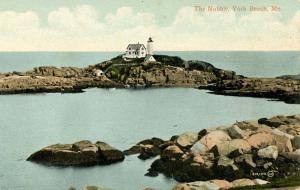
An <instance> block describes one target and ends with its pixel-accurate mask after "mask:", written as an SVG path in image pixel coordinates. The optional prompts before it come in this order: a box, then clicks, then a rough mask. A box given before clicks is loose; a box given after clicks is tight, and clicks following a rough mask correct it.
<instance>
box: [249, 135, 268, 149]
mask: <svg viewBox="0 0 300 190" xmlns="http://www.w3.org/2000/svg"><path fill="white" fill-rule="evenodd" d="M247 141H248V142H249V144H250V145H251V146H252V147H254V148H265V147H267V146H269V145H272V144H274V136H273V135H272V134H269V133H256V134H254V135H251V136H250V137H249V138H247Z"/></svg>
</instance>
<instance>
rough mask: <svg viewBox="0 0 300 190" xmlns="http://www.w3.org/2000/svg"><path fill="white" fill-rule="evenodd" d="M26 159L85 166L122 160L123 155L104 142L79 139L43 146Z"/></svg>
mask: <svg viewBox="0 0 300 190" xmlns="http://www.w3.org/2000/svg"><path fill="white" fill-rule="evenodd" d="M27 160H28V161H34V162H41V163H46V164H53V165H62V166H71V165H80V166H87V165H96V164H110V163H114V162H118V161H123V160H124V155H123V153H122V152H121V151H119V150H117V149H115V148H113V147H111V146H110V145H108V144H106V143H104V142H100V141H99V142H97V143H96V144H93V143H91V142H90V141H79V142H76V143H74V144H55V145H51V146H48V147H45V148H43V149H41V150H39V151H37V152H35V153H33V154H32V155H30V156H29V158H27Z"/></svg>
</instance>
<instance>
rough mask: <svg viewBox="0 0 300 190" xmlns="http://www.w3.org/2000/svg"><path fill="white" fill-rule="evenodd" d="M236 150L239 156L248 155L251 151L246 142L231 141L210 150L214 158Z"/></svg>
mask: <svg viewBox="0 0 300 190" xmlns="http://www.w3.org/2000/svg"><path fill="white" fill-rule="evenodd" d="M236 150H238V151H239V152H240V154H244V153H248V152H250V151H251V146H250V144H249V143H248V142H247V141H246V140H243V139H233V140H231V141H224V142H222V143H219V144H217V145H215V146H214V147H213V148H212V152H213V153H214V155H215V156H227V155H229V154H230V153H232V152H234V151H236Z"/></svg>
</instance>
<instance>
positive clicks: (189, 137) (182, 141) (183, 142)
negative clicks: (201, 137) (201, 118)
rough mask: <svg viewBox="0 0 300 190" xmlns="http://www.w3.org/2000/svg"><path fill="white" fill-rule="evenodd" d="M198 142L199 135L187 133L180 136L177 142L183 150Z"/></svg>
mask: <svg viewBox="0 0 300 190" xmlns="http://www.w3.org/2000/svg"><path fill="white" fill-rule="evenodd" d="M197 140H198V134H197V133H192V132H187V133H183V134H181V135H179V136H178V138H177V140H176V143H177V144H178V145H179V146H180V147H182V148H187V147H190V146H192V145H193V144H194V143H195V142H196V141H197Z"/></svg>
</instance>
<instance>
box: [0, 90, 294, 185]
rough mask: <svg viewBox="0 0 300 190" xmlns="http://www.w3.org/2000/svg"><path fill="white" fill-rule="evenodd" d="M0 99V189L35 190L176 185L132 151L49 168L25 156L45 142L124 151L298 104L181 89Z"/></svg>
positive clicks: (291, 108) (287, 111) (288, 109)
mask: <svg viewBox="0 0 300 190" xmlns="http://www.w3.org/2000/svg"><path fill="white" fill-rule="evenodd" d="M0 104H1V107H0V115H1V117H0V131H1V133H0V150H1V152H0V159H1V162H0V168H1V170H0V189H32V190H38V189H44V190H52V189H67V188H68V187H70V186H71V185H73V186H75V187H83V186H85V185H91V184H93V185H101V186H106V187H110V188H113V189H122V190H132V189H142V188H144V187H154V188H157V189H162V190H165V189H170V188H171V187H172V186H173V185H174V184H176V182H175V181H173V180H172V179H168V178H165V177H164V176H159V177H155V178H150V177H145V176H144V174H145V173H146V172H147V169H148V168H149V167H150V164H151V162H152V161H150V160H149V161H141V160H138V159H137V158H136V156H130V157H127V158H126V160H125V161H124V162H122V163H118V164H114V165H109V166H96V167H88V168H77V167H67V168H61V167H47V166H42V165H39V164H35V163H31V162H27V161H25V159H26V158H27V157H28V156H29V155H30V154H31V153H33V152H34V151H36V150H38V149H40V148H42V147H44V146H47V145H50V144H54V143H72V142H75V141H78V140H84V139H86V140H91V141H93V142H95V141H97V140H102V141H105V142H107V143H109V144H111V145H113V146H115V147H116V148H118V149H121V150H124V149H126V148H129V147H130V146H132V145H134V144H135V143H137V142H138V141H140V140H143V139H146V138H151V137H160V138H163V139H169V138H170V137H171V136H172V135H175V134H180V133H182V132H185V131H199V130H201V129H203V128H208V127H216V126H218V125H224V124H232V123H234V122H235V121H236V120H238V121H241V120H245V119H257V118H260V117H269V116H273V115H278V114H297V113H298V114H299V113H300V107H299V105H289V104H285V103H283V102H275V101H267V100H266V99H257V98H245V97H230V96H218V95H213V94H208V93H206V91H203V90H197V89H184V88H164V89H146V90H129V89H117V90H109V89H88V90H87V92H85V93H79V94H39V95H10V96H0Z"/></svg>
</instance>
